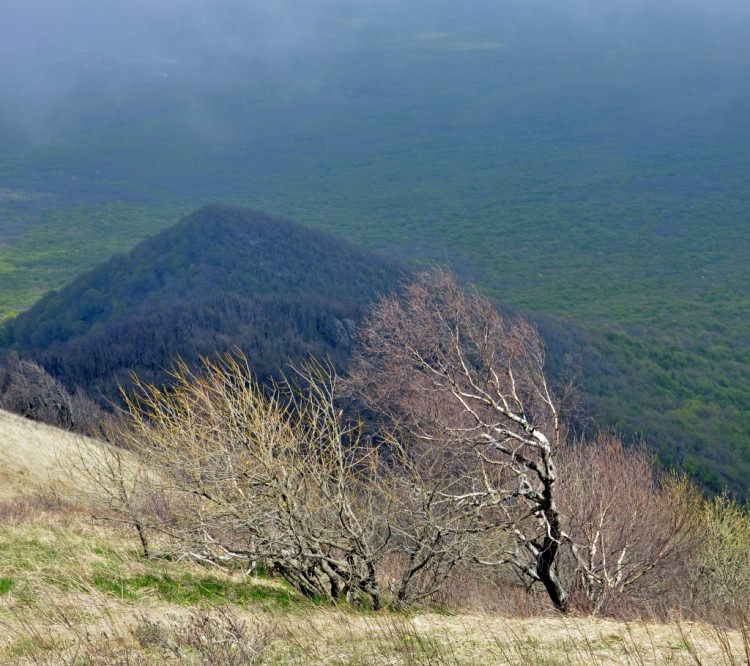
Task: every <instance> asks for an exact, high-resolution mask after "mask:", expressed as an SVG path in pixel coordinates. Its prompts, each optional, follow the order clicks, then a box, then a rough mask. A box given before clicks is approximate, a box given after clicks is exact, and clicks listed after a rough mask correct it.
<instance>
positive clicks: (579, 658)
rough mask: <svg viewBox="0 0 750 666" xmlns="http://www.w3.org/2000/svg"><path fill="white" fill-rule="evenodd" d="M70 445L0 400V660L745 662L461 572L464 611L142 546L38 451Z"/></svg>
mask: <svg viewBox="0 0 750 666" xmlns="http://www.w3.org/2000/svg"><path fill="white" fill-rule="evenodd" d="M72 446H73V444H72V443H71V441H70V438H69V436H68V435H67V434H66V433H61V432H59V431H55V430H54V429H51V428H47V427H44V426H40V425H39V424H35V423H32V422H30V421H25V420H22V419H19V418H18V417H15V416H12V415H9V414H7V413H3V412H0V461H1V462H2V464H3V467H4V469H5V470H6V471H9V473H11V474H15V473H17V472H18V471H19V470H25V472H24V482H23V483H15V484H11V485H5V484H4V485H3V494H2V497H0V552H1V553H2V556H3V566H2V571H1V572H0V663H3V664H39V663H42V664H68V663H70V664H73V663H76V664H78V663H87V664H88V663H92V664H95V663H102V664H103V663H107V664H111V663H139V664H206V665H210V664H217V665H218V664H222V665H225V664H232V663H237V664H246V663H254V664H309V663H321V664H341V665H351V666H355V665H358V664H365V663H368V664H369V663H392V664H404V665H409V666H412V665H417V664H453V665H466V666H469V665H479V664H487V663H494V664H508V665H510V664H513V665H515V666H537V665H538V664H540V663H548V664H559V665H561V666H563V665H580V666H583V664H587V665H588V664H594V665H596V664H602V665H603V664H611V663H621V664H633V665H637V666H643V665H646V664H661V663H670V664H678V665H680V664H695V663H711V664H721V665H724V664H726V665H727V666H731V665H733V664H739V663H742V659H743V656H742V655H743V654H744V652H743V650H744V648H743V639H742V636H741V635H740V634H739V632H735V631H730V630H725V629H722V628H716V627H711V626H709V625H703V624H700V623H687V622H685V623H674V624H669V625H664V624H658V623H648V622H629V623H621V622H614V621H609V620H601V619H589V618H561V617H556V616H551V615H548V614H543V615H533V612H534V611H533V609H532V607H530V606H529V605H528V603H527V604H526V605H525V604H524V602H523V601H522V598H521V597H518V598H515V599H512V598H508V597H507V596H505V595H498V591H497V590H495V589H494V588H493V589H488V588H487V586H486V585H485V586H484V589H482V588H480V587H478V586H473V585H471V582H470V581H462V582H461V584H460V586H459V588H458V589H457V590H455V593H456V594H455V596H454V603H455V602H456V600H458V601H460V602H461V603H465V604H469V605H468V607H467V608H464V609H463V610H458V609H457V607H455V606H451V603H450V602H447V604H446V606H445V607H444V608H437V609H435V608H432V609H428V608H425V609H423V610H417V611H412V612H410V613H399V612H393V611H388V612H382V613H371V612H366V611H358V610H355V609H353V608H349V607H341V608H333V607H330V606H325V605H320V604H316V603H314V602H310V601H304V600H302V599H300V598H298V597H297V596H296V595H295V593H293V592H292V591H291V590H290V589H288V588H286V587H285V586H283V585H282V584H280V583H279V582H278V581H276V580H274V579H272V578H267V577H265V576H248V575H245V573H244V572H243V571H231V570H230V571H226V570H222V569H217V568H213V567H210V568H209V567H205V566H199V565H197V564H194V563H190V562H186V561H171V560H170V559H169V558H167V557H165V558H154V559H152V560H144V559H143V558H141V557H139V555H138V550H137V546H136V543H137V542H136V540H135V539H134V538H133V537H132V535H130V534H129V533H128V532H127V531H126V530H124V529H123V528H121V527H120V526H118V525H113V524H108V523H104V522H99V521H95V520H92V517H91V515H90V512H89V511H88V510H86V509H85V508H83V507H81V506H79V505H76V504H75V503H71V501H70V499H69V496H68V491H66V490H65V485H64V483H65V481H66V479H67V476H66V475H65V474H64V466H63V465H62V463H60V464H57V465H49V464H48V462H47V461H49V460H50V459H51V456H52V453H53V452H57V453H58V454H60V458H67V459H68V460H70V458H71V455H72V453H73V451H74V449H73V448H71V447H72ZM9 461H11V462H9ZM4 480H5V479H4ZM54 482H58V483H62V484H63V485H62V486H60V485H58V486H57V489H56V490H55V491H54V492H52V491H51V490H50V488H51V486H50V483H54ZM37 484H39V485H37ZM79 486H80V483H79ZM80 489H81V488H80V487H79V490H80ZM499 608H501V609H504V612H503V613H497V612H496V610H497V609H499ZM493 609H495V611H493ZM509 613H514V614H516V616H513V615H512V614H511V615H509ZM746 642H747V641H746V640H745V644H746Z"/></svg>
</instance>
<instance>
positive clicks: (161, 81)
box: [0, 0, 750, 495]
mask: <svg viewBox="0 0 750 666" xmlns="http://www.w3.org/2000/svg"><path fill="white" fill-rule="evenodd" d="M3 14H4V20H3V22H2V24H0V64H2V66H1V67H0V317H2V318H3V319H8V320H10V319H11V318H12V317H13V316H15V315H16V314H17V313H19V312H22V311H24V310H27V309H28V308H30V307H31V306H32V305H33V304H34V303H35V302H36V301H37V300H38V299H39V298H40V297H41V296H42V295H43V294H44V293H45V292H46V291H48V290H49V289H60V288H62V287H63V286H64V285H65V284H67V283H68V282H70V281H71V280H73V278H75V277H76V276H77V275H78V274H79V273H81V272H82V271H85V270H89V269H92V268H94V267H95V266H97V265H98V264H100V263H101V262H104V261H106V260H109V259H110V258H111V257H112V256H113V255H115V254H117V253H123V252H127V251H129V250H131V248H133V247H134V246H135V245H136V244H137V243H138V242H139V241H141V240H143V239H144V238H145V237H147V236H150V235H154V234H156V233H158V232H160V231H162V230H164V229H166V228H167V227H170V226H171V225H173V224H175V223H176V222H177V220H178V219H180V218H181V217H182V216H183V215H187V214H188V213H190V212H191V211H193V210H196V209H199V208H202V207H203V206H204V205H205V204H207V203H210V202H221V203H224V204H231V205H238V206H245V207H248V208H251V209H253V210H260V211H266V212H268V213H269V214H271V215H273V216H280V217H285V218H290V219H293V220H296V221H297V222H301V223H303V224H305V225H309V226H312V227H316V228H317V229H320V230H324V231H327V232H330V233H332V234H334V235H336V236H340V237H342V238H345V239H347V240H348V241H352V242H355V243H358V244H360V245H362V246H364V247H366V248H368V249H370V250H376V251H379V252H381V253H383V254H384V255H385V256H386V257H387V258H388V260H389V261H390V260H398V261H402V262H404V263H405V264H408V265H411V266H422V265H426V264H428V263H432V262H439V263H444V264H448V265H449V266H450V267H451V268H452V269H453V270H455V271H456V272H457V273H458V274H459V275H460V276H461V278H462V279H464V280H466V281H473V282H476V283H477V284H478V285H479V286H480V287H481V288H482V289H483V290H484V291H486V293H487V294H488V295H490V296H491V297H492V298H493V299H496V300H497V301H498V302H500V303H503V304H506V305H508V306H511V307H513V308H519V309H523V310H525V311H529V312H531V313H533V316H534V317H537V319H538V320H539V321H540V322H543V321H550V322H552V321H554V324H550V326H553V327H554V328H555V330H558V329H559V328H562V329H565V328H567V329H568V330H569V331H570V335H571V337H572V338H575V339H576V340H578V342H577V343H575V344H574V345H573V346H572V347H571V349H570V350H569V358H568V359H567V360H559V361H554V362H555V363H558V362H559V363H560V367H561V368H562V366H563V365H565V363H567V364H568V368H569V369H570V368H578V369H579V371H580V375H579V380H578V383H579V384H580V387H581V391H582V395H583V396H584V401H585V403H586V408H587V410H589V411H590V413H591V415H592V417H593V418H595V419H596V420H597V421H598V422H599V423H601V424H603V425H604V426H611V427H613V428H615V429H617V430H620V431H622V432H623V433H624V434H625V435H626V437H630V436H631V435H640V436H643V437H644V438H645V439H646V441H647V442H648V444H649V445H650V446H651V447H652V448H653V449H654V450H655V451H657V452H658V454H659V457H660V459H661V461H662V462H663V463H665V464H666V465H681V466H683V467H684V468H685V469H687V470H688V471H689V472H690V473H691V474H692V475H694V476H695V477H696V478H698V479H699V480H700V481H701V482H702V483H703V484H705V485H706V486H708V487H710V488H712V489H714V490H719V489H720V488H721V487H723V486H725V485H729V486H730V487H731V488H732V489H733V490H735V491H736V492H738V493H740V494H742V495H747V494H748V492H749V491H748V482H747V479H748V478H750V476H749V475H750V370H749V368H750V338H749V337H748V332H747V317H748V312H749V311H750V296H748V294H750V273H749V272H748V269H747V264H748V259H749V258H750V252H748V249H749V248H748V241H747V222H748V220H747V218H748V210H750V207H749V205H748V204H749V203H750V6H748V5H747V4H746V3H742V2H739V0H718V1H713V2H709V0H683V1H681V2H677V1H676V0H675V1H671V0H663V1H660V2H658V3H653V2H646V1H643V2H641V1H639V0H632V1H631V0H629V1H622V2H614V1H611V0H604V1H600V2H594V1H593V0H591V1H588V0H562V1H559V2H552V1H551V0H532V1H525V2H521V1H510V0H502V1H499V2H498V1H494V2H485V1H483V0H482V1H480V0H469V1H467V2H463V3H460V4H459V3H454V2H443V1H442V0H434V1H430V2H426V1H421V0H420V1H417V2H412V3H399V2H395V1H391V0H367V1H355V0H325V1H322V2H304V1H302V0H296V1H292V0H284V1H281V2H271V1H270V0H267V1H263V2H259V3H252V6H247V3H240V2H235V1H231V0H221V1H219V2H208V1H207V0H190V1H189V2H188V1H185V2H178V1H177V0H157V1H155V2H145V0H137V1H133V2H128V3H125V2H114V3H96V2H89V1H85V0H71V1H70V2H65V3H58V2H53V1H52V0H46V1H45V0H38V1H37V0H35V1H33V2H29V1H26V2H22V1H21V0H7V2H5V3H4V9H3ZM319 261H320V266H321V269H322V268H323V267H325V263H326V256H320V257H319ZM91 287H92V289H94V290H97V289H99V290H100V291H101V292H102V293H104V292H105V289H104V288H103V287H101V286H100V285H91ZM66 293H67V292H66ZM546 318H549V319H546ZM81 321H83V319H81ZM72 324H75V321H72ZM540 327H542V330H543V328H544V325H543V324H542V323H540ZM81 330H82V329H81ZM555 339H556V340H557V338H555ZM558 344H563V343H557V342H551V343H550V345H551V346H554V347H555V349H554V350H551V352H554V353H553V354H552V355H553V356H555V358H557V359H562V358H563V356H564V354H558V351H557V346H558ZM560 371H561V372H563V370H562V369H561V370H560Z"/></svg>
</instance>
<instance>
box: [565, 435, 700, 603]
mask: <svg viewBox="0 0 750 666" xmlns="http://www.w3.org/2000/svg"><path fill="white" fill-rule="evenodd" d="M558 469H559V474H560V482H559V487H558V498H559V507H560V510H561V512H562V514H563V516H564V520H563V524H564V529H565V532H566V535H567V543H568V544H569V545H570V548H569V549H568V550H566V554H565V556H564V557H565V566H564V569H565V571H566V572H567V577H568V579H569V585H570V587H572V588H573V590H574V593H575V596H576V602H577V603H576V606H577V607H579V608H580V609H582V610H587V611H589V612H602V611H605V612H610V613H612V612H618V611H624V610H627V608H626V607H627V606H630V607H631V608H632V607H634V606H635V607H637V606H638V604H641V605H645V606H648V607H649V610H652V611H653V610H654V606H655V604H656V602H657V601H658V599H659V598H660V597H663V596H664V595H666V594H668V593H669V592H670V589H671V590H676V589H677V588H679V587H680V585H681V579H683V580H684V578H685V573H686V571H687V568H688V567H689V565H690V561H691V558H692V557H693V555H694V552H695V548H696V545H697V544H696V542H697V538H696V537H697V534H696V530H695V527H696V521H697V519H698V518H699V516H700V509H699V505H700V502H699V501H698V495H697V494H696V493H695V492H694V491H691V489H690V487H688V485H686V483H687V482H686V481H684V480H683V479H680V478H678V477H675V476H670V475H667V474H665V473H664V472H658V471H657V470H656V469H655V467H654V465H653V463H652V460H651V456H650V454H649V453H648V451H647V450H646V449H645V447H644V446H643V445H634V446H632V447H629V448H625V447H624V446H623V444H622V441H621V439H620V438H619V437H617V436H615V435H612V434H607V433H600V434H599V435H598V436H597V438H596V439H594V440H591V441H583V440H580V441H575V442H572V443H567V444H564V445H563V447H562V450H561V451H560V455H559V461H558ZM691 498H692V499H691Z"/></svg>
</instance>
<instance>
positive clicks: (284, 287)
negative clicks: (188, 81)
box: [0, 205, 402, 400]
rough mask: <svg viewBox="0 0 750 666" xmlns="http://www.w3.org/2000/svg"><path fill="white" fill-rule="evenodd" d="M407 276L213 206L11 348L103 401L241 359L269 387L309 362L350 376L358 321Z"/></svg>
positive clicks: (106, 272)
mask: <svg viewBox="0 0 750 666" xmlns="http://www.w3.org/2000/svg"><path fill="white" fill-rule="evenodd" d="M401 274H402V268H401V267H400V266H399V265H398V264H396V263H395V262H392V261H388V260H386V259H384V258H381V257H379V256H377V255H375V254H373V253H371V252H368V251H365V250H362V249H359V248H356V247H355V246H353V245H351V244H350V243H347V242H346V241H343V240H341V239H335V238H333V237H331V236H328V235H327V234H324V233H321V232H318V231H314V230H311V229H307V228H305V227H302V226H300V225H298V224H295V223H293V222H290V221H287V220H283V219H279V218H275V217H272V216H270V215H266V214H262V213H256V212H252V211H248V210H244V209H240V208H234V207H230V206H220V205H211V206H207V207H205V208H202V209H200V210H198V211H196V212H195V213H193V214H192V215H190V216H188V217H186V218H184V219H183V220H182V221H181V222H180V223H178V224H176V225H174V226H173V227H171V228H169V229H168V230H166V231H164V232H162V233H160V234H158V235H156V236H154V237H152V238H149V239H148V240H146V241H144V242H142V243H140V244H139V245H138V246H136V247H135V248H134V249H133V250H132V251H131V252H130V253H128V254H127V255H118V256H116V257H114V258H112V259H111V260H109V261H108V262H106V263H104V264H102V265H100V266H98V267H97V268H95V269H93V270H92V271H90V272H88V273H85V274H83V275H81V276H80V277H78V278H77V279H76V280H74V281H73V282H72V283H71V284H70V285H68V286H67V287H65V288H63V289H61V290H60V291H56V292H51V293H49V294H47V295H46V296H45V297H44V298H43V299H42V300H40V301H39V303H37V304H36V305H35V306H34V307H32V308H31V309H30V310H29V311H27V312H25V313H23V314H22V315H19V316H18V317H17V318H16V319H14V320H11V321H9V322H7V323H6V324H5V326H4V327H3V328H2V329H1V331H0V339H1V340H2V344H3V346H4V347H6V348H13V349H15V350H18V351H19V352H21V353H22V354H24V355H28V356H31V357H32V358H33V359H34V360H36V361H37V362H39V363H40V364H41V365H42V366H44V368H45V369H47V371H48V372H50V373H51V374H52V375H54V376H55V377H57V378H58V379H60V380H62V381H63V383H64V384H65V385H66V386H67V387H68V388H69V389H74V388H75V387H80V388H83V389H84V390H85V391H86V392H87V393H89V394H90V395H91V396H92V397H94V398H99V399H100V400H114V399H116V397H117V391H118V385H119V384H120V383H122V384H124V385H127V384H128V382H129V378H130V374H131V373H132V372H137V373H138V375H139V376H140V377H141V379H145V380H147V381H156V382H161V381H164V380H165V378H166V371H167V370H168V369H170V368H171V367H172V366H173V365H174V363H175V362H176V360H177V359H178V358H182V359H183V360H185V361H186V362H188V363H194V362H195V361H196V360H197V358H198V356H200V355H212V354H213V353H214V352H217V351H227V350H231V349H233V348H235V347H236V348H238V349H241V350H243V351H244V352H245V353H246V354H247V355H248V357H249V358H250V359H251V360H252V364H253V368H254V370H255V372H256V373H257V374H258V376H259V377H261V378H263V377H266V376H268V375H276V374H278V370H279V369H280V367H282V366H283V365H284V364H285V362H286V361H287V359H296V360H300V359H302V358H304V357H305V356H307V355H308V354H313V355H315V356H317V357H319V358H325V357H330V358H331V360H332V361H334V363H335V364H336V365H337V366H338V367H341V365H342V363H343V362H344V360H345V359H346V357H347V356H348V353H349V350H350V345H351V337H350V336H351V334H352V333H353V329H354V326H355V321H356V320H358V319H359V318H360V317H361V315H362V313H363V312H364V309H365V308H366V307H367V305H368V303H370V302H371V301H373V300H374V299H375V298H376V296H377V295H378V294H379V293H384V292H387V291H389V290H391V289H393V288H395V287H396V286H397V285H398V282H399V279H400V276H401Z"/></svg>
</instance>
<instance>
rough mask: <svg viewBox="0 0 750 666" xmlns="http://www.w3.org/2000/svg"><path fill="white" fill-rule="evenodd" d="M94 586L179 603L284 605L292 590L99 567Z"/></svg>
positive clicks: (120, 595) (132, 596)
mask: <svg viewBox="0 0 750 666" xmlns="http://www.w3.org/2000/svg"><path fill="white" fill-rule="evenodd" d="M92 582H93V585H94V587H96V588H97V589H99V590H101V591H103V592H107V593H109V594H112V595H114V596H116V597H118V598H120V599H129V600H133V601H137V600H139V599H142V598H144V597H154V596H155V597H157V598H159V599H161V600H163V601H168V602H171V603H176V604H181V605H194V604H203V603H208V604H214V603H219V604H224V603H233V604H238V605H251V604H263V605H264V606H268V605H271V606H276V607H281V608H285V607H287V606H289V604H290V603H291V602H292V593H291V592H290V591H288V590H287V589H285V588H284V587H282V586H280V585H278V586H277V585H273V584H269V583H261V584H259V583H258V582H257V581H256V580H254V579H251V578H246V579H241V580H235V579H230V578H221V577H217V576H199V575H195V574H192V573H182V574H180V573H179V572H178V571H176V572H173V573H167V572H161V573H155V572H150V573H145V574H141V575H137V576H130V577H121V576H117V575H112V573H111V572H109V571H107V570H101V569H99V570H98V571H97V573H96V574H95V575H94V577H93V581H92Z"/></svg>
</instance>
